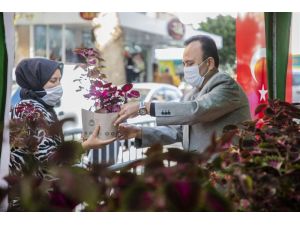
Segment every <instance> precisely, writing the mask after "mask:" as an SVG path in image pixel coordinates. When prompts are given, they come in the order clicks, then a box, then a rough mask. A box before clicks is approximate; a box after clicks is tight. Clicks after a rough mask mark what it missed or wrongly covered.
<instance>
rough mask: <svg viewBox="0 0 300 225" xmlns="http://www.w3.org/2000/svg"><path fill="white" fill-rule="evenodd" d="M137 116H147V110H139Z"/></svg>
mask: <svg viewBox="0 0 300 225" xmlns="http://www.w3.org/2000/svg"><path fill="white" fill-rule="evenodd" d="M139 114H140V115H141V116H143V115H146V114H147V110H146V109H145V108H142V109H140V110H139Z"/></svg>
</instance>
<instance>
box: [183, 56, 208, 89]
mask: <svg viewBox="0 0 300 225" xmlns="http://www.w3.org/2000/svg"><path fill="white" fill-rule="evenodd" d="M206 60H207V59H206ZM206 60H204V61H203V62H202V63H204V62H205V61H206ZM202 63H200V65H194V66H186V67H184V68H183V73H184V79H185V80H186V82H187V83H188V84H190V85H192V86H193V87H200V86H201V85H202V84H203V81H204V78H205V75H206V74H207V73H208V72H209V70H208V71H207V72H206V73H205V74H204V75H202V74H200V73H199V67H200V66H201V65H202Z"/></svg>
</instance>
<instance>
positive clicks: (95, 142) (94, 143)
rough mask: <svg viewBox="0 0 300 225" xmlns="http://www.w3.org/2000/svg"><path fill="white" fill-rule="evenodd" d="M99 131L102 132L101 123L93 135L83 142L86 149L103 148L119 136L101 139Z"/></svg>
mask: <svg viewBox="0 0 300 225" xmlns="http://www.w3.org/2000/svg"><path fill="white" fill-rule="evenodd" d="M99 132H100V125H98V126H96V128H95V129H94V131H93V133H92V134H91V136H89V138H88V139H87V140H86V141H84V142H82V147H83V149H84V150H85V151H86V150H89V149H99V148H102V147H104V146H106V145H108V144H110V143H112V142H114V141H115V140H116V139H117V138H111V139H108V140H101V139H99V138H98V135H99Z"/></svg>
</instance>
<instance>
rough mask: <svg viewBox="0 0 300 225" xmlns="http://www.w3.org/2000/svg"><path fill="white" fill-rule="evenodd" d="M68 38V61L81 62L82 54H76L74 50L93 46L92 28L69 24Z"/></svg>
mask: <svg viewBox="0 0 300 225" xmlns="http://www.w3.org/2000/svg"><path fill="white" fill-rule="evenodd" d="M65 38H66V49H65V54H66V62H69V63H77V62H81V61H82V59H81V58H80V56H78V55H75V54H74V53H73V50H74V49H75V48H83V47H85V48H92V47H94V44H93V42H92V29H91V28H86V27H79V26H67V27H66V30H65Z"/></svg>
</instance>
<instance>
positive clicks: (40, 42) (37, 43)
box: [34, 25, 47, 57]
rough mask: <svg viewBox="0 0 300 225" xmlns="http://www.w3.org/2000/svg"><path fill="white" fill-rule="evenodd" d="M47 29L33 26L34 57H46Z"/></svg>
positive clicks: (41, 26)
mask: <svg viewBox="0 0 300 225" xmlns="http://www.w3.org/2000/svg"><path fill="white" fill-rule="evenodd" d="M46 41H47V27H46V26H44V25H37V26H34V56H40V57H47V52H46V45H47V44H46Z"/></svg>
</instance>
